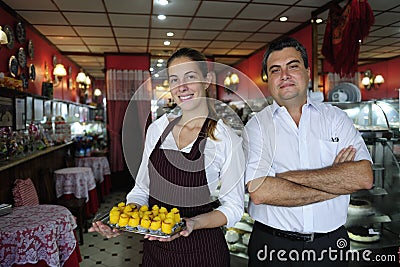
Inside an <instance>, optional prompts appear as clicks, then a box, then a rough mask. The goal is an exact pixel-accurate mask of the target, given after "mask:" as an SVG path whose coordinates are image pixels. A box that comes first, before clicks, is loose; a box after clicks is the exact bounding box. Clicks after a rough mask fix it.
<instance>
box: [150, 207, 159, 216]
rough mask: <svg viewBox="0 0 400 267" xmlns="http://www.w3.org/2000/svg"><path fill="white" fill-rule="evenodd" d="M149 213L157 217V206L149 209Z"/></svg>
mask: <svg viewBox="0 0 400 267" xmlns="http://www.w3.org/2000/svg"><path fill="white" fill-rule="evenodd" d="M151 211H152V212H153V214H154V216H157V215H158V212H159V208H158V206H157V205H154V206H153V207H152V208H151Z"/></svg>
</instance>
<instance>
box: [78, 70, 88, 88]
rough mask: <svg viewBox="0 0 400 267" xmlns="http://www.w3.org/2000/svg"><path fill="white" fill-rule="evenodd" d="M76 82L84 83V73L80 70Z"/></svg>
mask: <svg viewBox="0 0 400 267" xmlns="http://www.w3.org/2000/svg"><path fill="white" fill-rule="evenodd" d="M76 82H77V83H79V85H83V84H85V82H86V74H85V73H84V72H83V71H82V70H81V71H80V72H79V73H78V75H77V76H76Z"/></svg>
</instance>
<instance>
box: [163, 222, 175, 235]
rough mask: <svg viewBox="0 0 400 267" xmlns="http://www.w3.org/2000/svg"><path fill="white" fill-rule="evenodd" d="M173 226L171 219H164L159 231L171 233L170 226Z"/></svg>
mask: <svg viewBox="0 0 400 267" xmlns="http://www.w3.org/2000/svg"><path fill="white" fill-rule="evenodd" d="M173 226H174V221H173V219H169V218H168V219H165V220H164V221H163V222H162V224H161V231H162V232H163V233H165V234H167V235H169V234H171V233H172V227H173Z"/></svg>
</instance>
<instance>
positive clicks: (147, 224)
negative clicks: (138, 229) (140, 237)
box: [140, 217, 151, 229]
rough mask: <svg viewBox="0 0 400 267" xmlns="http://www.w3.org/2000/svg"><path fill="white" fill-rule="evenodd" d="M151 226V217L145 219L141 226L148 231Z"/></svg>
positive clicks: (141, 221)
mask: <svg viewBox="0 0 400 267" xmlns="http://www.w3.org/2000/svg"><path fill="white" fill-rule="evenodd" d="M150 224H151V220H150V218H149V217H144V218H142V219H141V220H140V226H142V227H143V228H146V229H148V228H149V227H150Z"/></svg>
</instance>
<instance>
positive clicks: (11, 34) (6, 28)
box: [4, 25, 15, 49]
mask: <svg viewBox="0 0 400 267" xmlns="http://www.w3.org/2000/svg"><path fill="white" fill-rule="evenodd" d="M4 32H5V33H6V35H7V40H8V44H7V48H8V49H13V48H14V42H15V41H14V40H15V39H14V31H13V29H12V28H11V27H10V26H9V25H5V26H4Z"/></svg>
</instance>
